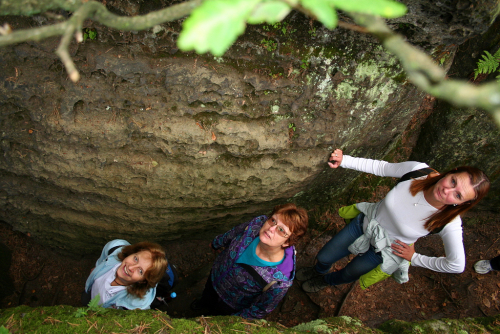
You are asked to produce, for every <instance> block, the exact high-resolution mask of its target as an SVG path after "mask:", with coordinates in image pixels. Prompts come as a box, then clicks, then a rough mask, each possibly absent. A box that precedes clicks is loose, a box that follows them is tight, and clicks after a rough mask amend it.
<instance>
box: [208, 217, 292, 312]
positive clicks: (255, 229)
mask: <svg viewBox="0 0 500 334" xmlns="http://www.w3.org/2000/svg"><path fill="white" fill-rule="evenodd" d="M266 220H267V216H259V217H256V218H254V219H252V220H251V221H250V222H246V223H243V224H241V225H238V226H236V227H234V228H233V229H232V230H230V231H228V232H226V233H224V234H221V235H219V236H217V237H215V239H214V240H213V241H212V246H213V247H214V248H215V249H218V248H221V247H225V249H224V250H223V251H222V253H220V254H219V256H218V257H217V259H216V260H215V262H214V265H213V267H212V276H211V278H212V283H213V286H214V289H215V291H217V293H218V294H219V296H220V297H221V299H222V300H223V301H224V302H225V303H226V304H228V305H229V306H231V307H232V308H233V309H236V310H238V312H236V313H234V315H238V316H241V317H244V318H248V319H260V318H263V317H264V316H265V315H266V314H268V313H270V312H271V311H272V310H274V309H275V308H276V306H278V303H279V302H280V301H281V299H283V297H284V296H285V294H286V292H287V291H288V288H290V287H291V286H292V283H293V279H294V277H295V248H294V246H291V247H288V248H286V249H285V260H284V261H283V263H282V264H281V265H278V266H272V267H258V266H252V267H253V268H255V270H256V271H257V272H258V273H259V274H260V276H261V277H262V278H263V279H264V280H265V281H266V282H267V283H270V282H271V281H276V283H275V284H274V285H272V287H271V288H269V289H268V290H267V291H266V292H264V293H263V292H262V289H263V287H261V286H259V284H258V283H257V282H256V281H255V279H254V278H253V277H252V275H250V274H249V273H248V272H247V271H246V270H245V269H244V268H242V267H241V266H240V265H238V264H237V263H236V260H237V259H238V258H239V257H240V255H241V254H242V253H243V252H244V251H245V249H246V248H247V247H248V246H249V245H250V243H252V241H253V240H254V239H255V238H256V237H258V236H259V231H260V228H261V227H262V225H264V223H265V222H266ZM289 261H293V270H292V273H291V274H290V276H291V277H289V278H288V277H286V276H285V275H284V274H283V273H282V272H281V270H280V267H283V265H285V266H286V264H285V262H288V263H287V264H288V267H291V266H290V262H289Z"/></svg>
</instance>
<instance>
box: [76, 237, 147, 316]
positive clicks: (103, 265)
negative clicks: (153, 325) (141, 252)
mask: <svg viewBox="0 0 500 334" xmlns="http://www.w3.org/2000/svg"><path fill="white" fill-rule="evenodd" d="M128 245H130V243H129V242H128V241H126V240H122V239H115V240H113V241H110V242H108V243H107V244H106V246H104V248H103V249H102V252H101V256H100V257H99V259H98V260H97V262H96V263H95V268H94V270H93V271H92V273H91V274H90V276H89V278H87V282H86V283H85V291H87V292H90V290H91V289H92V285H93V284H94V282H95V280H96V279H97V278H99V277H101V276H102V275H104V274H105V273H107V272H108V271H110V270H111V269H113V267H114V266H115V265H117V264H118V263H120V262H121V261H120V259H118V254H120V252H121V249H122V247H118V248H117V249H115V250H114V251H113V253H111V254H109V256H108V252H109V250H110V249H111V248H113V247H116V246H128ZM155 295H156V287H155V288H151V289H149V290H148V291H147V292H146V294H145V295H144V297H142V298H137V297H135V296H132V295H130V294H129V293H128V292H127V290H123V291H120V292H118V293H117V294H116V295H114V296H113V297H111V298H110V299H109V300H107V301H106V302H105V303H104V304H103V305H102V307H104V308H111V307H112V308H121V309H128V310H135V309H142V310H147V309H149V306H150V305H151V303H152V302H153V300H154V298H155Z"/></svg>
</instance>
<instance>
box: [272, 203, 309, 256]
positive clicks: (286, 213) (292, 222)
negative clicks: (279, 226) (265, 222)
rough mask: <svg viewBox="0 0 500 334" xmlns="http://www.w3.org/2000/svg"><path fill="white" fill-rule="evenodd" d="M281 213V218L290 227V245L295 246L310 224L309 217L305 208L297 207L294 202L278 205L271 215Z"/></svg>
mask: <svg viewBox="0 0 500 334" xmlns="http://www.w3.org/2000/svg"><path fill="white" fill-rule="evenodd" d="M274 215H279V216H280V220H281V221H282V222H283V224H285V225H286V226H287V227H288V228H289V229H290V236H289V237H288V246H287V247H290V246H293V245H295V244H296V243H297V241H299V239H300V238H302V237H303V236H304V234H305V233H306V231H307V225H308V224H309V217H308V216H307V211H306V210H305V209H304V208H300V207H297V206H296V205H295V204H293V203H287V204H281V205H276V206H275V207H274V209H273V212H272V213H271V216H270V217H272V216H274Z"/></svg>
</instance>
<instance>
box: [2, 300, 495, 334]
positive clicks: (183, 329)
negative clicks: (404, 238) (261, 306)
mask: <svg viewBox="0 0 500 334" xmlns="http://www.w3.org/2000/svg"><path fill="white" fill-rule="evenodd" d="M75 311H76V308H75V307H71V306H64V305H60V306H52V307H40V308H30V307H28V306H19V307H16V308H10V309H2V310H0V323H1V324H3V326H4V327H5V328H7V330H9V332H10V333H54V334H58V333H77V334H78V333H97V332H98V333H116V332H119V333H204V332H217V333H220V332H222V333H235V332H243V333H263V334H270V333H290V334H291V333H358V334H364V333H372V334H377V333H380V334H382V333H394V334H396V333H397V334H406V333H426V334H427V333H429V334H430V333H460V334H465V333H493V334H497V333H500V328H499V327H498V325H497V323H498V322H499V321H500V315H498V316H496V317H488V318H477V319H472V318H468V319H460V320H454V319H441V320H427V321H421V322H417V323H409V322H404V321H399V320H391V321H388V322H386V323H384V324H382V325H381V326H380V327H379V328H378V329H374V328H370V327H367V326H365V325H364V324H363V323H362V322H361V321H360V320H358V319H355V318H351V317H346V316H342V317H333V318H325V319H317V320H314V321H311V322H309V323H304V324H300V325H298V326H295V327H292V328H286V327H284V326H282V325H278V324H275V323H272V322H268V321H266V320H247V319H242V318H240V317H236V316H224V317H222V316H217V317H203V318H192V319H183V318H171V317H170V316H169V315H168V314H167V313H165V312H161V311H155V310H147V311H141V310H134V311H122V310H114V309H110V310H109V312H107V313H106V314H104V315H92V314H89V315H88V316H87V317H84V318H76V317H75V316H74V314H75Z"/></svg>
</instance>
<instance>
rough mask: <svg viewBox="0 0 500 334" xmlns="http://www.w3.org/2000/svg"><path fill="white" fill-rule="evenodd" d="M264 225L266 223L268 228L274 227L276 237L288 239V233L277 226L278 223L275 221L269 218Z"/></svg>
mask: <svg viewBox="0 0 500 334" xmlns="http://www.w3.org/2000/svg"><path fill="white" fill-rule="evenodd" d="M266 223H268V224H269V226H271V227H272V226H276V232H278V235H279V236H280V237H283V238H286V237H288V233H286V231H285V229H284V228H283V227H282V226H279V225H278V222H277V221H276V219H274V218H272V217H271V218H269V219H268V220H267V221H266Z"/></svg>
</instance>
